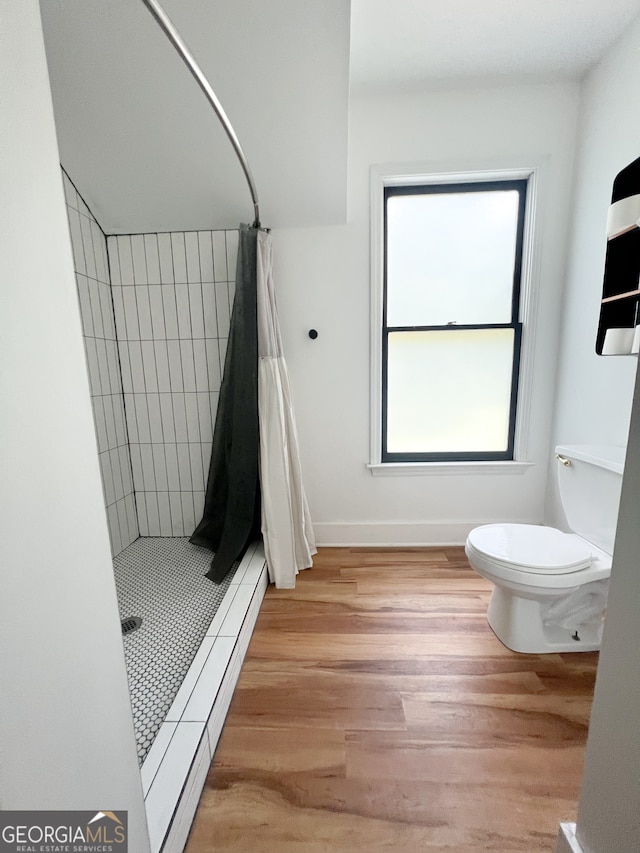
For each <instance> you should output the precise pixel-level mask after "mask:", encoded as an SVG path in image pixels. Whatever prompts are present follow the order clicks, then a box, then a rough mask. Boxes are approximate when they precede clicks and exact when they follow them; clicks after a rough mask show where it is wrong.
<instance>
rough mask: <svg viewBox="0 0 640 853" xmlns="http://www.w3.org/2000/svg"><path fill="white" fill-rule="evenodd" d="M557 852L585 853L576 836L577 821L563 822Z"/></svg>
mask: <svg viewBox="0 0 640 853" xmlns="http://www.w3.org/2000/svg"><path fill="white" fill-rule="evenodd" d="M555 853H583V850H582V847H581V846H580V845H579V844H578V839H577V838H576V825H575V823H561V824H560V832H559V833H558V842H557V844H556V849H555Z"/></svg>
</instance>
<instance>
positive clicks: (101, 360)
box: [62, 170, 139, 557]
mask: <svg viewBox="0 0 640 853" xmlns="http://www.w3.org/2000/svg"><path fill="white" fill-rule="evenodd" d="M62 180H63V183H64V191H65V197H66V200H67V214H68V217H69V228H70V231H71V245H72V249H73V258H74V266H75V271H76V282H77V285H78V298H79V300H80V314H81V317H82V330H83V334H84V344H85V353H86V356H87V369H88V373H89V385H90V390H91V404H92V407H93V418H94V423H95V428H96V437H97V442H98V454H99V457H98V458H99V461H100V472H101V474H102V489H103V492H104V502H105V508H106V512H107V521H108V526H109V538H110V540H111V553H112V555H113V556H114V557H115V556H116V554H119V553H120V552H121V551H122V550H123V549H124V548H126V547H127V545H130V544H131V542H134V541H135V540H136V539H137V538H138V536H139V528H138V518H137V513H136V506H135V499H134V495H133V479H132V471H131V457H130V455H129V443H128V441H129V440H128V436H127V426H126V419H125V410H124V396H123V389H122V380H121V376H120V365H119V363H118V348H117V342H116V329H115V321H114V316H113V302H112V298H111V284H110V281H109V265H108V263H107V241H106V238H105V235H104V234H103V233H102V230H101V228H100V226H99V225H98V223H97V222H96V220H95V218H94V217H93V216H92V214H91V211H90V210H89V208H88V207H87V205H86V204H85V203H84V201H83V200H82V198H81V196H80V195H79V194H78V192H77V191H76V189H75V187H74V186H73V184H72V183H71V181H70V180H69V178H68V176H67V175H66V173H65V172H64V170H63V172H62Z"/></svg>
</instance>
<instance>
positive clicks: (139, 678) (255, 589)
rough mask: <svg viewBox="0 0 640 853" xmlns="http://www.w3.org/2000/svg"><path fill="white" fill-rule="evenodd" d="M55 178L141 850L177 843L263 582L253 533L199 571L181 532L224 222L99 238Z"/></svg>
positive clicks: (225, 264) (198, 483) (209, 403)
mask: <svg viewBox="0 0 640 853" xmlns="http://www.w3.org/2000/svg"><path fill="white" fill-rule="evenodd" d="M62 180H63V183H64V191H65V198H66V202H67V214H68V218H69V230H70V234H71V243H72V250H73V259H74V267H75V272H76V282H77V287H78V300H79V305H80V314H81V320H82V330H83V337H84V344H85V354H86V361H87V372H88V377H89V387H90V393H91V404H92V409H93V416H94V424H95V431H96V443H97V449H98V460H99V464H100V473H101V478H102V486H103V495H104V504H105V511H106V515H107V523H108V528H109V538H110V543H111V551H112V556H113V558H114V575H115V582H116V589H117V595H118V604H119V609H120V616H121V618H122V620H123V645H124V654H125V660H126V667H127V674H128V679H129V688H130V694H131V705H132V712H133V720H134V728H135V736H136V745H137V750H138V760H139V763H140V766H141V775H142V782H143V788H144V793H145V798H146V807H147V817H148V821H149V829H150V835H151V843H152V849H153V850H160V849H163V850H171V849H174V848H175V849H176V850H177V849H181V848H180V846H179V845H180V843H182V842H183V841H184V838H183V836H184V837H186V836H185V830H187V831H188V827H189V823H190V818H189V814H191V816H192V814H193V810H195V806H196V804H197V799H198V795H199V790H200V788H199V787H198V785H197V784H195V785H193V784H192V785H191V786H190V787H189V786H187V787H188V788H189V790H190V791H191V797H190V798H189V797H187V798H186V799H185V782H186V781H187V779H191V778H192V777H193V776H194V774H195V777H196V779H197V781H199V782H200V783H202V782H203V781H204V775H205V774H206V771H207V769H208V767H209V764H210V761H211V758H212V756H213V752H214V750H215V746H216V743H217V739H218V737H219V735H220V732H221V729H222V724H223V722H224V717H225V714H226V710H227V708H228V705H229V702H230V700H231V695H232V692H233V687H234V685H235V681H236V680H237V677H238V674H239V669H240V664H241V662H242V659H243V657H244V654H245V652H246V648H247V645H248V642H249V639H250V637H251V631H252V629H253V625H254V624H255V620H256V618H257V614H258V610H259V607H260V603H261V600H262V597H263V595H264V591H265V589H266V585H267V574H266V567H265V561H264V551H263V549H262V544H261V543H255V544H254V545H252V546H250V547H249V549H248V550H247V552H246V554H245V556H244V558H243V559H242V561H240V562H239V563H236V565H235V566H234V567H233V568H232V570H231V571H230V572H229V574H228V575H227V576H226V578H225V579H224V581H223V582H222V583H221V584H213V583H211V581H209V580H207V579H206V578H205V577H204V575H205V573H206V571H207V568H208V566H209V563H210V562H211V556H212V554H211V552H210V551H209V550H207V549H204V548H200V547H198V546H196V545H192V544H191V543H190V542H189V540H188V537H189V536H190V535H191V533H192V532H193V530H194V528H195V526H196V524H197V522H198V521H199V519H200V518H201V517H202V511H203V506H204V496H205V486H206V477H207V471H208V467H209V459H210V457H211V445H212V436H213V426H214V422H215V413H216V407H217V402H218V393H219V390H220V383H221V375H222V369H223V366H224V359H225V352H226V348H227V341H228V334H229V322H230V313H231V306H232V304H233V296H234V282H235V263H236V252H237V244H238V232H237V231H236V230H225V231H197V232H196V231H191V232H171V233H159V234H156V233H153V234H134V235H118V236H109V237H107V236H105V234H104V233H103V232H102V229H101V228H100V225H99V224H98V222H97V220H96V219H95V217H94V216H93V215H92V213H91V211H90V210H89V208H88V207H87V205H86V204H85V202H84V200H83V199H82V197H81V195H80V194H79V192H78V191H77V190H76V188H75V186H74V184H73V182H72V180H71V179H70V177H69V176H68V175H67V174H66V172H64V170H63V172H62ZM194 755H195V757H196V758H195V760H194ZM200 787H201V784H200ZM196 790H197V793H194V792H196ZM176 805H178V810H177V811H175V809H174V807H175V806H176ZM163 845H164V846H163Z"/></svg>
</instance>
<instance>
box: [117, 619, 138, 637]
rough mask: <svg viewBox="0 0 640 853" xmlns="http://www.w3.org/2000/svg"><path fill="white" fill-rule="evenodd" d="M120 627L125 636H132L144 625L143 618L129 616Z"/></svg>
mask: <svg viewBox="0 0 640 853" xmlns="http://www.w3.org/2000/svg"><path fill="white" fill-rule="evenodd" d="M120 625H121V626H122V633H123V634H131V633H132V632H133V631H137V630H138V628H139V627H140V626H141V625H142V618H141V617H140V616H127V618H126V619H123V620H122V622H121V623H120Z"/></svg>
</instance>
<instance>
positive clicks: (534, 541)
mask: <svg viewBox="0 0 640 853" xmlns="http://www.w3.org/2000/svg"><path fill="white" fill-rule="evenodd" d="M467 547H468V548H470V550H471V551H473V552H475V553H476V554H477V555H478V556H480V557H481V558H484V560H485V561H489V562H490V563H492V564H493V565H494V566H495V567H499V568H502V569H507V570H511V571H516V572H517V571H521V572H526V573H532V574H542V575H558V574H569V573H570V572H578V571H580V570H581V569H585V568H587V567H588V566H590V565H591V560H592V555H593V551H592V548H591V547H590V546H589V544H588V543H587V542H585V541H584V540H583V539H580V538H579V537H577V536H575V535H572V534H567V533H563V532H562V531H561V530H557V529H556V528H555V527H541V526H538V525H534V524H485V525H483V526H481V527H476V528H475V529H474V530H472V531H471V533H470V534H469V537H468V539H467Z"/></svg>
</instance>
